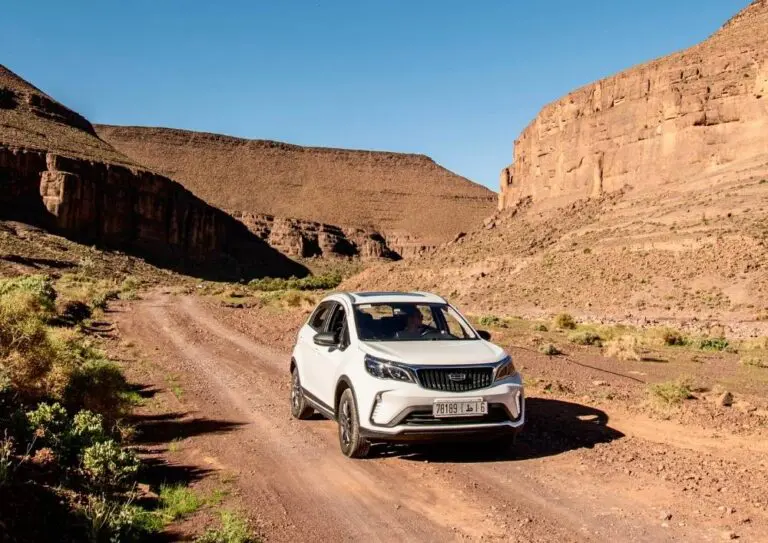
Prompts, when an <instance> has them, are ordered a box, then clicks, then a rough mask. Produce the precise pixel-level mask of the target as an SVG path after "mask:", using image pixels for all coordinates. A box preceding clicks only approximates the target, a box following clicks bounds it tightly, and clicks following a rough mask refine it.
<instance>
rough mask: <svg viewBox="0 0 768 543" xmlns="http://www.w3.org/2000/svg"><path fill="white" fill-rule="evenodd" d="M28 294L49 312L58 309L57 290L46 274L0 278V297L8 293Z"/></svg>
mask: <svg viewBox="0 0 768 543" xmlns="http://www.w3.org/2000/svg"><path fill="white" fill-rule="evenodd" d="M15 293H23V294H28V295H29V296H30V297H31V298H32V299H34V300H35V301H36V303H37V304H38V305H39V307H40V308H42V309H44V310H45V311H47V312H49V313H53V312H54V311H55V310H56V290H55V289H54V288H53V283H51V280H50V278H49V277H47V276H45V275H25V276H21V277H12V278H10V279H0V298H4V297H5V296H7V295H8V294H15Z"/></svg>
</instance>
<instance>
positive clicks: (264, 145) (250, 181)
mask: <svg viewBox="0 0 768 543" xmlns="http://www.w3.org/2000/svg"><path fill="white" fill-rule="evenodd" d="M96 130H97V132H98V134H99V136H101V137H102V138H103V139H104V140H105V141H108V142H109V143H111V144H112V145H113V146H114V147H115V148H116V149H118V150H119V151H121V152H122V153H124V154H125V155H127V156H129V157H131V158H132V159H133V160H136V161H138V162H140V163H142V164H146V165H147V166H149V167H151V168H153V169H155V170H157V171H159V172H162V173H164V174H165V175H167V176H169V177H172V178H173V179H175V180H177V181H179V182H180V183H182V184H184V186H185V187H187V188H188V189H190V190H192V191H194V192H195V194H198V195H199V196H200V197H201V198H203V199H205V200H206V201H207V202H209V203H211V204H212V205H215V206H217V207H220V208H222V209H237V210H242V211H244V212H248V213H254V214H260V215H272V216H275V217H297V218H299V219H302V220H305V221H309V222H319V223H324V224H335V225H338V226H340V227H342V228H357V229H361V230H365V231H369V230H373V231H376V232H379V233H381V234H382V235H383V236H385V237H386V238H387V244H388V245H389V246H390V247H391V248H392V249H393V250H395V251H397V252H398V253H399V254H401V255H403V256H408V255H410V254H418V253H419V252H420V251H422V248H425V249H426V248H430V247H434V246H436V245H439V244H441V243H444V242H447V241H450V240H451V239H452V238H453V237H454V236H455V235H456V234H457V233H458V232H460V231H465V230H467V229H469V228H472V227H473V226H474V225H475V224H478V223H479V222H480V221H482V220H483V218H485V217H486V216H487V215H488V214H490V213H491V212H492V211H493V209H494V203H495V198H496V196H495V194H494V193H493V192H491V191H490V190H488V189H486V188H485V187H483V186H481V185H478V184H475V183H473V182H471V181H469V180H467V179H465V178H463V177H461V176H458V175H456V174H454V173H453V172H451V171H449V170H447V169H445V168H443V167H441V166H439V165H438V164H436V163H435V162H434V161H433V160H432V159H430V158H429V157H426V156H423V155H414V154H403V153H388V152H377V151H356V150H348V149H329V148H321V147H302V146H298V145H290V144H287V143H281V142H276V141H265V140H247V139H240V138H233V137H229V136H223V135H219V134H207V133H202V132H190V131H185V130H172V129H165V128H142V127H120V126H102V125H97V126H96ZM395 245H399V246H400V247H399V248H397V247H395Z"/></svg>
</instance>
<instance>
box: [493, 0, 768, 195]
mask: <svg viewBox="0 0 768 543" xmlns="http://www.w3.org/2000/svg"><path fill="white" fill-rule="evenodd" d="M766 132H768V1H767V0H757V1H755V2H753V3H752V4H751V5H750V6H749V7H747V8H746V9H744V10H743V11H742V12H740V13H739V14H738V15H737V16H735V17H734V18H733V19H731V20H730V21H729V22H728V23H727V24H725V25H724V26H723V27H722V28H721V29H720V30H719V31H718V32H716V33H715V34H714V35H713V36H712V37H710V38H709V39H707V40H706V41H704V42H703V43H701V44H699V45H696V46H694V47H691V48H690V49H687V50H685V51H681V52H679V53H676V54H673V55H670V56H667V57H664V58H661V59H659V60H655V61H652V62H649V63H647V64H643V65H640V66H637V67H635V68H632V69H630V70H627V71H625V72H622V73H620V74H617V75H615V76H613V77H609V78H606V79H603V80H601V81H598V82H596V83H593V84H591V85H587V86H585V87H582V88H581V89H578V90H576V91H574V92H572V93H570V94H568V95H567V96H565V97H564V98H561V99H560V100H557V101H556V102H554V103H551V104H549V105H547V106H546V107H544V108H543V109H542V111H541V112H540V113H539V115H538V116H537V117H536V119H534V121H533V122H532V123H531V124H530V125H529V126H528V127H527V128H526V129H525V130H523V132H522V133H521V134H520V136H519V137H518V139H517V140H516V141H515V146H514V163H513V164H512V165H510V166H509V167H507V168H504V169H503V170H502V172H501V176H500V189H501V194H500V196H499V208H500V209H503V208H507V207H512V206H515V205H517V203H518V202H520V201H521V200H522V199H523V198H526V197H531V198H532V199H533V201H534V203H535V204H538V205H542V206H544V207H556V206H562V205H566V204H568V203H571V202H573V201H575V200H578V199H581V198H588V197H596V196H599V195H601V194H603V193H606V192H612V191H616V190H618V189H621V188H622V187H625V186H632V187H635V188H641V189H645V188H649V187H654V186H660V185H665V184H685V183H687V182H688V181H689V180H690V179H692V178H698V177H701V176H702V175H703V174H722V175H729V174H730V173H733V172H737V171H738V170H739V169H741V168H743V167H745V166H746V167H753V166H754V165H755V164H756V163H757V164H759V163H762V164H763V165H765V164H768V138H767V137H766Z"/></svg>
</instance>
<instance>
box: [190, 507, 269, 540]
mask: <svg viewBox="0 0 768 543" xmlns="http://www.w3.org/2000/svg"><path fill="white" fill-rule="evenodd" d="M255 541H257V539H256V538H254V537H253V534H252V532H251V529H250V527H249V526H248V521H247V520H246V519H244V518H242V517H241V516H239V515H238V514H237V513H233V512H232V511H222V513H221V528H218V529H209V530H207V531H206V532H205V533H204V534H203V535H201V536H200V537H198V538H197V539H196V540H195V542H196V543H253V542H255Z"/></svg>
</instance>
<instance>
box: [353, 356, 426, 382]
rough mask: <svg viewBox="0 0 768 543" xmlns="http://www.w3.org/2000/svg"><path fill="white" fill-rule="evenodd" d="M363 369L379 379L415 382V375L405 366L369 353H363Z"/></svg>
mask: <svg viewBox="0 0 768 543" xmlns="http://www.w3.org/2000/svg"><path fill="white" fill-rule="evenodd" d="M365 369H366V371H367V372H368V373H370V374H371V375H373V376H374V377H377V378H379V379H392V380H394V381H406V382H408V383H415V382H416V376H415V375H414V374H413V371H411V369H410V368H406V367H404V366H401V365H400V364H397V363H395V362H389V361H388V360H382V359H381V358H376V357H375V356H371V355H369V354H367V355H365Z"/></svg>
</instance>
